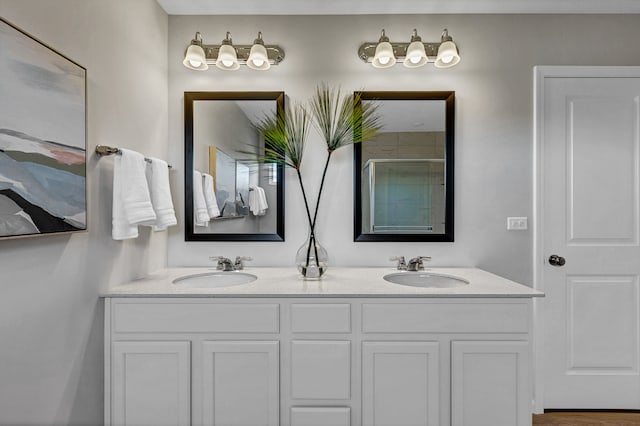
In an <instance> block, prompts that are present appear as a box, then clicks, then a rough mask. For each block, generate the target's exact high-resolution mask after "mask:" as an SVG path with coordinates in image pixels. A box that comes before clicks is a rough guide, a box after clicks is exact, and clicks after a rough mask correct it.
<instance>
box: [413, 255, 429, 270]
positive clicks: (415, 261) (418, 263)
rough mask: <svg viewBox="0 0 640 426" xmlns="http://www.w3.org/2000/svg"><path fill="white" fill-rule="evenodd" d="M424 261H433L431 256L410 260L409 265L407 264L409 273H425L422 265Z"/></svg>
mask: <svg viewBox="0 0 640 426" xmlns="http://www.w3.org/2000/svg"><path fill="white" fill-rule="evenodd" d="M423 260H431V257H429V256H418V257H414V258H413V259H411V260H409V263H408V264H407V271H423V270H424V264H423V263H422V261H423Z"/></svg>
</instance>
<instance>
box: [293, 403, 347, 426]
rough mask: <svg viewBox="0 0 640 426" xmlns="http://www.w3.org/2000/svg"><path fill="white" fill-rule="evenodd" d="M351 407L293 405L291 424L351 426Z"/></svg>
mask: <svg viewBox="0 0 640 426" xmlns="http://www.w3.org/2000/svg"><path fill="white" fill-rule="evenodd" d="M350 424H351V409H350V408H349V407H291V426H349V425H350Z"/></svg>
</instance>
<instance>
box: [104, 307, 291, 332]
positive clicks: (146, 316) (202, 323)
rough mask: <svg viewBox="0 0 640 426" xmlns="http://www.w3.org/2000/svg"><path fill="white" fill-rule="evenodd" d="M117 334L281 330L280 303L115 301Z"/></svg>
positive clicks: (114, 312) (114, 328) (114, 318)
mask: <svg viewBox="0 0 640 426" xmlns="http://www.w3.org/2000/svg"><path fill="white" fill-rule="evenodd" d="M112 309H113V331H114V332H115V333H278V332H279V331H280V326H279V320H280V318H279V317H280V307H279V305H278V304H277V303H229V302H224V303H188V302H164V303H163V302H153V303H127V302H120V303H118V302H115V303H114V304H113V308H112Z"/></svg>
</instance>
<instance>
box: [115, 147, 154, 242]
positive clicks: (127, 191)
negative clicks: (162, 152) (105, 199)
mask: <svg viewBox="0 0 640 426" xmlns="http://www.w3.org/2000/svg"><path fill="white" fill-rule="evenodd" d="M120 151H121V155H117V156H116V158H115V160H114V167H113V219H112V226H113V227H112V230H111V236H112V237H113V239H114V240H126V239H129V238H136V237H137V236H138V225H139V224H141V223H143V222H146V221H149V220H155V218H156V214H155V212H154V211H153V206H152V205H151V197H150V195H149V188H148V186H147V178H146V177H145V169H146V162H145V161H144V156H143V155H142V154H140V153H137V152H135V151H130V150H128V149H121V150H120Z"/></svg>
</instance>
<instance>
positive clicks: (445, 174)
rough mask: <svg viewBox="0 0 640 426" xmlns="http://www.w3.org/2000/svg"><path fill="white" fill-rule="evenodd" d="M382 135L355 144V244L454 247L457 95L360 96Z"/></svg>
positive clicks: (422, 93) (366, 93) (414, 93)
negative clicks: (374, 109) (375, 114)
mask: <svg viewBox="0 0 640 426" xmlns="http://www.w3.org/2000/svg"><path fill="white" fill-rule="evenodd" d="M361 95H362V98H361V99H362V102H363V103H365V102H375V103H376V104H378V111H379V113H380V115H381V117H382V123H383V128H382V130H381V131H380V135H379V136H378V137H377V138H375V139H373V140H370V141H366V142H364V143H362V144H356V145H354V161H355V164H354V167H355V170H354V173H355V189H356V190H355V192H356V194H355V200H354V201H355V202H354V204H355V216H354V241H453V141H454V139H453V123H454V116H453V115H454V93H453V92H361Z"/></svg>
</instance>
